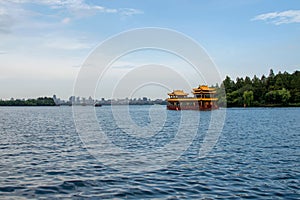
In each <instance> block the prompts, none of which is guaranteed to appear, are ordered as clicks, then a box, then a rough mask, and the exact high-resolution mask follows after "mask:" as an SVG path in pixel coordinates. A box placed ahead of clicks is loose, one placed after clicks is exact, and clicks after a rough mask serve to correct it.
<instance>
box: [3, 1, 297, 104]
mask: <svg viewBox="0 0 300 200" xmlns="http://www.w3.org/2000/svg"><path fill="white" fill-rule="evenodd" d="M144 27H158V28H163V29H171V30H174V31H178V32H180V33H182V34H184V35H186V36H187V37H189V38H192V39H193V40H194V41H195V42H197V43H198V44H199V45H200V46H201V47H202V48H203V49H204V50H205V52H206V53H207V54H208V56H209V57H210V58H211V59H212V61H213V62H214V64H215V66H216V68H217V69H218V71H219V73H220V77H221V78H225V76H226V75H229V76H230V77H232V79H235V78H236V77H244V76H246V75H248V76H250V77H253V75H255V74H256V75H258V76H259V77H260V76H261V75H263V74H265V75H268V73H269V70H270V69H271V68H272V69H273V70H274V71H275V73H277V72H278V71H282V72H283V71H287V72H289V73H292V72H294V71H295V70H299V68H300V67H299V66H300V56H299V52H300V2H299V1H298V0H294V1H293V0H277V1H274V0H230V1H228V0H164V1H159V0H151V1H150V0H130V1H129V0H103V1H100V0H97V1H96V0H0V91H1V92H0V98H1V99H9V98H11V97H14V98H35V97H39V96H52V95H53V94H56V95H57V96H59V97H61V98H63V99H67V98H68V97H69V96H71V95H72V94H73V88H74V82H75V81H76V78H77V77H78V73H79V72H80V69H81V66H82V65H83V63H84V62H85V61H86V59H88V57H89V55H90V54H91V53H92V52H93V51H94V50H95V49H97V47H98V46H99V44H101V42H103V41H105V40H107V39H108V38H111V37H112V36H114V35H116V34H119V33H122V32H124V31H128V30H131V29H137V28H138V29H140V28H144ZM149 64H154V65H161V66H166V65H168V66H169V67H171V68H172V67H173V68H172V69H173V70H175V71H176V70H177V69H178V71H179V72H178V73H185V72H182V71H180V66H185V65H186V66H188V63H184V62H183V61H182V60H180V59H178V58H175V57H174V55H172V54H170V53H166V52H161V51H144V52H142V53H133V54H132V55H131V56H130V55H128V56H124V57H122V58H120V59H119V60H117V61H115V62H114V63H113V64H112V66H113V67H112V68H111V69H110V70H109V71H108V73H107V75H106V77H104V79H103V81H102V83H99V85H100V86H101V87H100V86H99V87H98V89H97V95H95V96H97V97H105V98H110V97H111V91H112V90H114V88H117V86H116V87H114V83H116V80H119V82H122V81H120V79H121V78H122V77H124V75H125V76H126V74H128V73H130V72H132V71H131V70H134V69H137V68H138V67H139V66H146V65H149ZM170 65H171V66H170ZM156 67H157V66H154V67H153V70H154V69H157V68H156ZM148 69H149V68H148ZM166 69H167V68H165V70H162V73H160V78H161V79H164V80H167V79H169V78H170V76H168V75H167V73H168V70H166ZM153 70H152V71H151V70H150V71H149V70H148V71H147V70H146V71H145V74H147V75H149V77H155V75H156V74H159V73H157V72H158V71H153ZM190 72H191V71H190ZM164 73H166V74H165V75H164ZM132 75H134V73H131V75H130V76H129V77H131V79H128V77H127V79H124V80H127V81H129V82H130V80H132V79H134V78H135V77H137V76H139V74H138V73H136V76H132ZM175 76H176V75H174V77H175ZM191 79H193V78H191ZM201 81H203V82H205V80H201V79H196V78H195V79H194V80H192V81H191V83H192V84H194V86H195V87H196V86H197V85H195V84H197V82H198V84H202V83H200V82H201ZM129 82H127V83H126V82H124V81H123V82H122V86H123V87H124V86H126V84H128V85H130V84H129ZM172 83H174V84H173V85H172ZM138 84H141V83H138ZM167 84H168V85H167V87H164V86H163V87H158V85H157V84H156V86H155V87H158V88H156V89H155V87H154V88H153V87H152V88H151V87H144V89H143V87H140V86H139V85H136V86H135V89H134V91H128V94H131V95H133V94H134V95H133V97H140V96H149V97H150V98H166V97H167V96H166V92H167V91H170V90H172V89H180V88H179V87H180V86H179V85H178V83H177V84H176V81H174V80H173V81H172V80H170V81H169V82H168V83H167ZM207 84H213V83H207ZM103 85H104V86H103ZM175 87H176V88H175ZM124 88H126V87H124ZM124 88H123V89H122V90H123V91H124ZM141 88H142V89H141ZM183 89H185V90H186V89H188V86H185V87H184V88H183ZM125 90H126V89H125ZM188 92H189V91H188ZM126 94H127V93H124V94H123V93H120V95H119V96H118V95H116V96H117V97H120V98H122V97H125V95H126ZM91 95H94V94H91Z"/></svg>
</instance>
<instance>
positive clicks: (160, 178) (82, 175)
mask: <svg viewBox="0 0 300 200" xmlns="http://www.w3.org/2000/svg"><path fill="white" fill-rule="evenodd" d="M118 109H119V110H120V113H121V112H122V109H124V107H122V106H120V107H115V110H114V111H118ZM88 111H89V108H87V107H81V108H80V112H81V114H82V115H79V117H80V116H81V117H82V119H83V120H88V119H87V118H86V115H85V112H88ZM155 111H156V110H155V109H151V106H130V107H129V113H130V116H131V120H132V122H134V123H135V124H136V125H137V126H136V127H135V129H134V130H138V131H136V132H135V133H133V134H137V135H130V130H133V129H131V128H132V127H131V128H130V127H129V126H127V125H126V120H125V121H124V123H123V124H122V123H119V122H116V120H115V119H116V118H115V117H116V116H114V115H113V113H112V111H111V107H110V106H103V107H100V108H96V116H97V118H98V120H99V124H100V125H101V127H102V129H103V131H104V132H105V133H106V134H107V135H108V138H110V139H111V140H113V139H116V141H115V142H114V145H116V146H118V147H119V148H120V149H125V150H128V151H129V152H132V153H133V154H134V153H135V152H139V151H141V150H144V151H151V150H153V149H156V148H158V149H159V148H162V147H164V146H165V145H167V144H168V143H169V142H171V141H172V140H174V138H175V137H176V133H177V132H178V129H179V126H180V123H182V122H181V121H180V120H181V117H182V115H183V114H184V115H185V116H187V117H188V118H190V120H187V121H185V122H184V123H185V126H183V127H182V131H184V132H186V133H187V134H190V133H189V132H190V130H191V129H194V128H195V127H196V128H197V131H196V134H195V136H194V137H193V140H192V142H191V143H190V144H189V145H188V148H187V150H186V151H185V152H182V156H181V157H180V158H178V159H176V160H174V162H172V163H168V166H163V167H161V168H157V169H154V170H151V168H149V169H148V168H145V171H141V170H136V169H140V168H138V165H139V163H133V164H132V165H131V167H132V171H130V170H129V171H128V170H122V168H120V166H122V165H118V164H120V163H118V162H121V163H122V162H125V160H122V159H124V156H123V155H121V154H120V156H119V157H120V160H118V156H117V157H116V156H115V155H112V156H114V157H111V159H110V157H109V156H107V155H106V156H105V157H98V158H97V155H96V157H95V155H92V154H90V151H89V148H86V147H87V146H86V144H84V143H83V142H82V140H81V139H82V135H80V134H78V133H77V132H76V127H75V124H74V120H73V112H72V108H71V107H0V199H17V198H25V199H31V198H46V199H55V198H57V199H61V198H67V199H69V198H75V199H81V198H95V199H98V198H100V199H241V198H242V199H243V198H247V199H274V198H275V199H300V108H246V109H244V108H235V109H234V108H231V109H227V110H226V119H225V123H224V126H223V130H222V132H221V134H220V135H219V138H218V141H217V143H216V144H215V146H214V148H213V149H212V150H211V151H210V152H208V153H207V155H206V156H205V157H201V158H200V157H199V156H198V155H199V147H200V146H201V144H202V143H201V142H202V141H203V140H204V136H205V134H204V132H205V130H207V129H208V124H209V122H210V118H211V115H212V113H213V112H220V111H212V112H196V111H182V112H179V111H164V112H163V113H160V114H159V116H161V117H163V118H162V119H164V122H163V123H160V121H158V120H156V121H155V119H153V118H152V119H151V116H149V112H150V113H152V114H153V116H155ZM158 112H161V109H158ZM164 114H165V115H164ZM199 115H200V122H199V123H198V124H195V121H194V119H195V117H197V116H199ZM119 120H121V121H122V116H121V118H119ZM153 121H154V122H155V123H154V124H152V125H153V126H151V123H152V122H153ZM149 124H150V126H149ZM130 126H132V124H131V125H130ZM158 126H161V127H159V128H158V129H157V130H156V128H155V127H158ZM139 127H140V129H136V128H139ZM143 127H144V129H143ZM147 127H148V128H147ZM91 129H92V128H91V127H87V130H91ZM126 130H127V132H126ZM128 130H129V131H128ZM140 130H147V131H148V132H149V134H153V135H150V136H149V137H146V136H145V135H141V136H139V135H138V134H139V131H140ZM151 130H154V132H153V133H151ZM147 131H146V132H147ZM148 132H147V133H148ZM80 137H81V139H80ZM179 149H180V148H179ZM100 153H101V152H100ZM100 155H101V154H100ZM164 156H165V155H160V154H158V155H157V157H158V158H160V160H161V161H164V160H166V158H168V157H164ZM125 158H126V157H125ZM145 162H146V161H145ZM145 162H144V164H145ZM114 163H115V164H116V166H117V165H118V166H119V168H114ZM146 163H147V162H146ZM135 165H136V168H135V167H134V166H135ZM127 166H128V165H127ZM149 166H150V164H149ZM124 169H125V166H124Z"/></svg>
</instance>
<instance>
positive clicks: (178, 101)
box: [167, 85, 219, 110]
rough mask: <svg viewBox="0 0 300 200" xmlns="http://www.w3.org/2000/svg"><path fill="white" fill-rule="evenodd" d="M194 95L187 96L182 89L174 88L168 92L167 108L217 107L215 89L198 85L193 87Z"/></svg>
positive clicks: (198, 108) (209, 108)
mask: <svg viewBox="0 0 300 200" xmlns="http://www.w3.org/2000/svg"><path fill="white" fill-rule="evenodd" d="M192 93H193V94H194V97H188V93H185V92H184V91H183V90H174V91H173V92H171V93H168V95H169V98H168V99H167V109H168V110H215V109H218V108H219V107H218V105H217V104H216V102H217V100H218V98H215V93H216V89H215V88H210V87H208V86H207V85H200V86H199V87H198V88H193V91H192Z"/></svg>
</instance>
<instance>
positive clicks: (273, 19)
mask: <svg viewBox="0 0 300 200" xmlns="http://www.w3.org/2000/svg"><path fill="white" fill-rule="evenodd" d="M257 20H262V21H266V22H268V23H272V24H275V25H280V24H290V23H300V10H287V11H283V12H270V13H265V14H261V15H257V16H255V17H254V18H252V21H257Z"/></svg>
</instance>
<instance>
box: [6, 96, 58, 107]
mask: <svg viewBox="0 0 300 200" xmlns="http://www.w3.org/2000/svg"><path fill="white" fill-rule="evenodd" d="M0 106H55V102H54V100H53V98H50V97H39V98H37V99H27V100H21V99H16V100H14V99H11V100H6V101H4V100H0Z"/></svg>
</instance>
